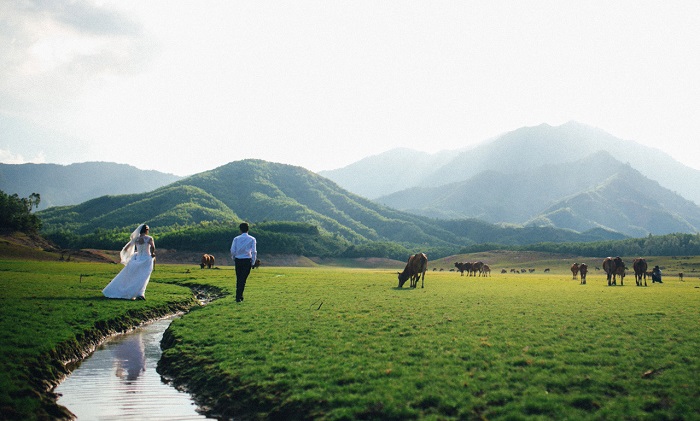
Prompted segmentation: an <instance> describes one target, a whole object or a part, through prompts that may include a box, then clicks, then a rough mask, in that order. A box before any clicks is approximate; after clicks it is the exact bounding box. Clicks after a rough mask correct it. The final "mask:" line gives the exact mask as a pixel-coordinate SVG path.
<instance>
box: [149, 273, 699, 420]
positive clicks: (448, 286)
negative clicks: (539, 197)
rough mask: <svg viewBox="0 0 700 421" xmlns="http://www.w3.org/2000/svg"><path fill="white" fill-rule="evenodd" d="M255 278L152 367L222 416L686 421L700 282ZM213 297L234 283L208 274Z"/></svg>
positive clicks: (183, 328) (192, 323)
mask: <svg viewBox="0 0 700 421" xmlns="http://www.w3.org/2000/svg"><path fill="white" fill-rule="evenodd" d="M566 270H567V268H566V267H565V266H562V265H561V264H560V265H559V267H557V269H556V270H555V271H554V273H552V274H543V273H540V274H537V275H533V274H529V273H528V274H524V275H514V274H510V273H509V274H507V275H501V274H500V273H498V274H494V275H493V276H492V277H491V278H473V277H472V278H469V277H460V276H459V275H458V274H457V273H454V272H432V273H428V274H427V277H426V278H427V279H426V287H425V289H420V288H418V289H415V290H410V289H407V288H404V289H397V288H396V283H397V282H396V279H395V278H396V276H395V272H391V271H387V270H352V269H328V268H325V269H324V268H314V269H293V268H262V269H261V270H260V271H259V272H255V273H254V274H253V276H252V278H251V280H250V283H249V286H248V288H247V292H246V301H244V302H243V303H241V304H237V303H235V302H233V300H232V299H231V298H230V297H226V298H223V299H221V300H218V301H216V302H214V303H212V304H210V305H208V306H207V307H204V308H200V309H197V310H196V311H193V312H191V313H190V314H188V315H187V316H186V317H183V318H181V319H179V320H177V321H176V322H175V323H173V325H172V326H171V330H170V332H169V338H168V341H167V342H168V346H170V348H169V349H168V350H166V352H165V354H164V359H163V361H162V364H161V369H162V370H163V371H165V372H167V373H168V374H170V375H173V376H175V377H177V378H178V379H179V380H180V381H185V382H187V384H188V385H189V387H191V388H192V389H193V390H195V391H196V392H198V393H199V394H200V397H201V398H203V399H204V400H207V397H208V398H209V400H208V401H207V404H208V405H211V406H212V407H213V411H214V412H217V413H219V414H224V415H227V416H233V415H234V414H237V415H245V416H250V417H260V418H269V417H274V418H289V417H292V418H318V419H357V418H374V419H412V418H420V419H425V418H434V419H474V418H484V419H644V418H649V419H692V418H697V417H699V416H700V415H699V414H700V412H699V411H700V402H699V401H698V398H700V380H699V379H698V377H697V374H698V373H700V361H699V359H698V345H700V331H698V328H697V327H698V322H700V289H699V288H698V287H700V283H698V281H697V279H693V280H688V281H685V282H679V281H677V280H669V279H668V278H667V281H666V282H665V283H664V284H663V285H658V284H656V285H653V286H650V287H647V288H638V287H636V286H634V281H633V278H632V277H631V276H630V277H629V278H628V282H627V283H626V286H624V287H619V286H618V287H607V286H606V285H607V283H606V281H605V280H604V277H603V275H599V274H595V273H593V274H591V275H589V280H588V285H579V282H578V281H573V280H571V274H570V273H567V271H566ZM207 275H208V276H211V277H212V279H211V282H213V283H218V284H220V285H222V286H225V284H226V283H227V282H228V283H229V285H231V282H230V279H231V278H232V277H233V272H232V271H220V272H218V273H208V274H207Z"/></svg>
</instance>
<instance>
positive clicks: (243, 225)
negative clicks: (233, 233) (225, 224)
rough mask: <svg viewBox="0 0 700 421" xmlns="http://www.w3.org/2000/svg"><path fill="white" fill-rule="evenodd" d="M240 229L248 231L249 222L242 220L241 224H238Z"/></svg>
mask: <svg viewBox="0 0 700 421" xmlns="http://www.w3.org/2000/svg"><path fill="white" fill-rule="evenodd" d="M238 229H240V230H241V232H248V229H249V227H248V223H247V222H241V225H239V226H238Z"/></svg>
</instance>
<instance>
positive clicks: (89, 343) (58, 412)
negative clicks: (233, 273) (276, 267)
mask: <svg viewBox="0 0 700 421" xmlns="http://www.w3.org/2000/svg"><path fill="white" fill-rule="evenodd" d="M198 295H199V294H198V293H197V292H195V295H194V296H193V297H192V298H191V299H189V300H186V301H182V302H174V303H170V304H167V305H165V306H162V307H159V308H155V309H142V310H129V311H128V312H126V313H125V314H124V315H122V316H121V317H118V318H115V319H111V320H106V321H97V322H95V324H94V326H93V327H92V328H90V329H87V330H85V331H83V332H81V333H79V334H77V335H76V336H75V337H74V338H73V339H71V340H68V341H65V342H62V343H59V344H58V345H57V346H56V347H55V348H54V349H52V350H51V351H50V352H48V353H46V354H44V355H40V356H39V357H37V358H36V359H35V360H34V361H32V362H30V363H29V365H28V378H27V379H26V384H28V386H29V390H28V391H27V393H28V394H30V395H33V396H34V397H35V398H38V399H39V401H40V407H39V409H38V411H37V413H36V414H35V415H36V418H37V419H73V418H74V416H73V414H72V413H71V412H70V411H69V410H68V409H66V408H65V407H63V406H61V405H58V403H57V402H56V398H57V396H56V394H55V393H53V392H52V390H53V389H54V387H56V385H58V384H59V383H60V382H61V381H62V380H63V379H64V378H65V377H66V376H67V375H68V374H70V372H71V368H72V367H74V366H75V363H77V362H78V361H80V360H82V359H83V358H85V357H87V356H88V355H90V353H92V352H93V351H94V350H95V349H96V348H97V347H98V346H99V345H100V344H101V343H102V342H103V341H104V340H105V339H106V338H108V337H109V336H112V335H115V334H119V333H124V332H128V331H129V330H132V329H134V328H136V327H138V326H139V325H141V324H143V323H145V322H148V321H152V320H156V319H160V318H162V317H166V316H169V315H173V314H177V313H182V312H187V311H189V310H190V309H191V308H192V307H194V306H198V305H200V301H198V298H196V296H198ZM3 412H4V411H3ZM15 415H16V416H15V417H13V414H11V413H4V414H3V416H6V417H8V418H9V419H13V418H17V416H19V414H15Z"/></svg>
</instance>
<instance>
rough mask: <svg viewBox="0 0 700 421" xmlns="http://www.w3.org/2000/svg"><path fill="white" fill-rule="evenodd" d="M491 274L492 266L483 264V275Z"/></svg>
mask: <svg viewBox="0 0 700 421" xmlns="http://www.w3.org/2000/svg"><path fill="white" fill-rule="evenodd" d="M487 275H488V276H491V267H490V266H489V265H487V264H486V263H484V264H483V266H481V276H487Z"/></svg>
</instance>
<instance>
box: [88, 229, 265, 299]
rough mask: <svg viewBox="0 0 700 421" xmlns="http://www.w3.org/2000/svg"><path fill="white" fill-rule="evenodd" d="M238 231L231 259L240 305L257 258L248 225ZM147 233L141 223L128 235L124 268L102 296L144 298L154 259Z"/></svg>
mask: <svg viewBox="0 0 700 421" xmlns="http://www.w3.org/2000/svg"><path fill="white" fill-rule="evenodd" d="M238 228H239V229H240V231H241V234H240V235H238V236H237V237H235V238H234V239H233V243H231V257H232V258H233V260H234V263H235V265H236V302H238V303H240V302H241V301H243V291H244V290H245V284H246V281H247V280H248V275H250V270H251V269H252V268H253V264H254V263H255V260H256V259H257V257H258V250H257V241H256V240H255V237H253V236H251V235H249V234H248V229H249V226H248V223H246V222H243V223H241V224H240V225H239V226H238ZM148 232H149V227H148V225H146V224H141V225H139V226H138V227H137V228H136V230H134V232H132V233H131V236H130V240H129V242H128V243H126V245H125V246H124V247H123V248H122V251H121V253H120V257H121V263H122V264H123V265H124V269H122V270H121V271H120V272H119V273H118V274H117V276H115V277H114V279H112V281H111V282H110V283H109V284H108V285H107V286H106V287H105V288H104V289H103V290H102V293H103V294H104V296H105V297H107V298H121V299H127V300H145V299H146V296H145V293H146V286H147V285H148V281H149V280H150V279H151V272H153V266H154V262H155V258H156V245H155V242H154V241H153V237H151V236H150V235H148Z"/></svg>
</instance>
